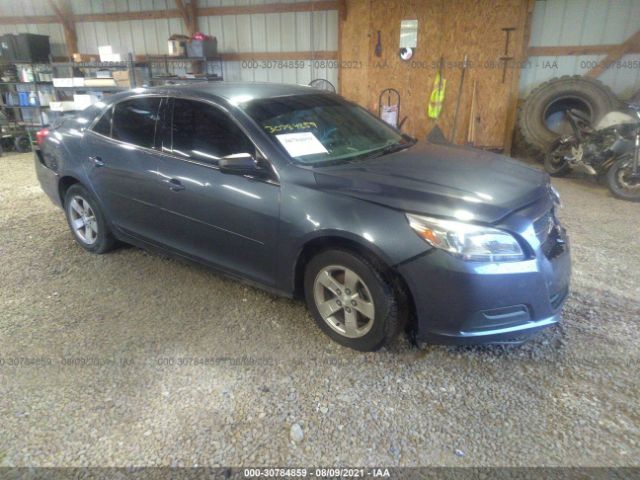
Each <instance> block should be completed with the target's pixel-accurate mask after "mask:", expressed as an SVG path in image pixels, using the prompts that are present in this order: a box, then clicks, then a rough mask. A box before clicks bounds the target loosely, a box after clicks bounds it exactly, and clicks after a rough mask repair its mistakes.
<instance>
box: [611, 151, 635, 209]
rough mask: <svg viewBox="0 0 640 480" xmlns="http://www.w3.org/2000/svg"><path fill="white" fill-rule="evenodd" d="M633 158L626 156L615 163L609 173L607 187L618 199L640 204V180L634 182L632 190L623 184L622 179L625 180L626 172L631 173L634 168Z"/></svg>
mask: <svg viewBox="0 0 640 480" xmlns="http://www.w3.org/2000/svg"><path fill="white" fill-rule="evenodd" d="M632 162H633V156H632V155H624V156H622V157H620V158H619V159H618V160H616V161H615V162H614V164H613V165H611V167H610V168H609V170H608V171H607V177H606V178H607V187H609V190H611V193H613V194H614V195H615V196H616V197H618V198H621V199H623V200H629V201H631V202H640V179H638V180H632V182H633V184H632V185H631V186H632V188H631V189H629V188H625V186H624V185H623V184H621V183H620V182H621V177H622V179H624V175H625V170H626V171H627V172H629V171H630V170H631V168H632V165H631V164H632Z"/></svg>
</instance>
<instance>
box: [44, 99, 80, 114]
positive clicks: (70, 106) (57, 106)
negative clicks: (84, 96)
mask: <svg viewBox="0 0 640 480" xmlns="http://www.w3.org/2000/svg"><path fill="white" fill-rule="evenodd" d="M49 108H50V109H51V110H52V111H53V112H72V111H73V110H75V108H76V106H75V102H73V101H69V100H65V101H64V102H49Z"/></svg>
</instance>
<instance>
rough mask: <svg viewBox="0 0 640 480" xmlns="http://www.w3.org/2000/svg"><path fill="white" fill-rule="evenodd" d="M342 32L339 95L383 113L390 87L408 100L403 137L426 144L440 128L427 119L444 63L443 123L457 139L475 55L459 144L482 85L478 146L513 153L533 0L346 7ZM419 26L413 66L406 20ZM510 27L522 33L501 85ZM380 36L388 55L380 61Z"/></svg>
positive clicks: (356, 0)
mask: <svg viewBox="0 0 640 480" xmlns="http://www.w3.org/2000/svg"><path fill="white" fill-rule="evenodd" d="M346 5H347V14H346V18H345V19H344V20H343V22H342V25H341V33H340V42H341V45H340V55H341V58H340V60H341V62H340V65H341V69H340V91H341V93H342V95H344V96H345V97H347V98H349V99H351V100H353V101H355V102H357V103H359V104H360V105H362V106H364V107H366V108H368V109H369V110H371V111H372V112H377V110H378V96H379V94H380V92H381V91H382V90H383V89H385V88H390V87H391V88H395V89H397V90H398V91H399V92H400V95H401V112H400V117H401V118H402V117H404V116H407V120H406V122H405V123H404V125H403V131H405V132H407V133H409V134H411V135H414V136H416V137H417V138H424V137H425V136H426V134H427V133H428V132H429V131H431V128H433V126H434V125H435V122H434V121H433V120H431V119H429V118H428V117H427V106H428V103H429V96H430V94H431V91H432V90H433V82H434V79H435V75H436V72H437V69H438V63H439V59H440V56H441V55H443V56H444V60H445V67H444V78H446V80H447V86H446V96H445V102H444V107H443V110H442V114H441V116H440V119H439V121H438V124H439V125H440V127H441V128H442V130H443V131H444V133H445V135H447V136H450V134H451V132H452V127H453V117H454V111H455V104H456V98H457V93H458V86H459V82H460V77H461V68H460V67H461V64H462V60H463V58H464V56H465V54H467V55H468V59H469V68H468V70H467V72H466V78H465V83H464V86H463V91H462V94H461V97H460V102H461V103H460V113H459V116H458V126H457V133H456V138H455V142H456V143H463V142H464V141H465V140H466V137H467V129H468V125H469V120H470V119H469V114H470V109H471V97H472V86H473V81H474V79H475V80H476V81H477V87H476V88H477V91H476V104H477V112H478V115H477V118H479V120H478V121H477V122H476V135H475V139H476V141H475V144H476V146H481V147H487V148H505V149H507V150H508V149H509V148H510V138H511V129H512V126H508V124H510V123H513V117H514V116H515V108H516V103H517V93H518V92H517V90H518V81H519V74H520V72H519V68H517V66H518V65H519V64H520V63H521V60H522V58H523V45H524V42H525V33H526V32H525V31H526V27H527V18H528V14H530V10H531V8H532V2H531V1H530V0H404V1H403V0H347V2H346ZM416 18H417V19H418V47H417V48H416V50H415V53H414V56H413V58H412V60H411V61H410V62H403V61H401V60H400V58H399V56H398V51H399V46H398V44H399V39H400V21H401V20H405V19H416ZM504 27H515V28H516V30H515V31H513V32H512V33H511V36H510V40H509V56H514V57H516V60H515V61H512V62H510V64H509V68H508V69H507V74H506V79H505V82H504V83H503V82H502V75H503V69H502V63H501V62H500V59H499V58H500V57H501V56H503V55H504V48H505V32H504V31H503V30H502V28H504ZM378 31H380V32H381V39H382V56H381V57H377V56H376V55H375V46H376V43H377V32H378Z"/></svg>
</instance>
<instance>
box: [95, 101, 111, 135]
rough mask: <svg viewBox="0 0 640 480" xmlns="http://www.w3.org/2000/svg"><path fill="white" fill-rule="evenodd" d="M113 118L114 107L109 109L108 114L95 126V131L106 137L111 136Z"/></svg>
mask: <svg viewBox="0 0 640 480" xmlns="http://www.w3.org/2000/svg"><path fill="white" fill-rule="evenodd" d="M112 116H113V106H111V107H109V108H108V109H107V111H106V112H104V113H103V114H102V117H101V118H100V120H98V123H96V124H95V125H94V126H93V131H94V132H96V133H99V134H100V135H104V136H105V137H110V136H111V117H112Z"/></svg>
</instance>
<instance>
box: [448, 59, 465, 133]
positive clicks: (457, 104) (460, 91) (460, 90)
mask: <svg viewBox="0 0 640 480" xmlns="http://www.w3.org/2000/svg"><path fill="white" fill-rule="evenodd" d="M468 65H469V63H468V57H467V55H466V54H465V56H464V61H463V62H462V74H461V75H460V85H459V86H458V98H456V111H455V113H454V115H453V130H452V132H451V143H455V139H456V130H457V128H458V113H459V112H460V99H461V97H462V86H463V84H464V75H465V73H466V71H467V66H468Z"/></svg>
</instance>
